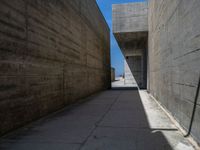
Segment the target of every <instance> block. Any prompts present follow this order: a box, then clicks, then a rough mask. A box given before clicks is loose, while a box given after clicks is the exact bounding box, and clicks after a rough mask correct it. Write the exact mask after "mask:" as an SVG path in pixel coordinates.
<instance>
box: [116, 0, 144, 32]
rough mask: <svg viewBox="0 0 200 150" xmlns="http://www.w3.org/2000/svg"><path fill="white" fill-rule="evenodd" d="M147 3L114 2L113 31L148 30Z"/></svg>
mask: <svg viewBox="0 0 200 150" xmlns="http://www.w3.org/2000/svg"><path fill="white" fill-rule="evenodd" d="M147 12H148V9H147V3H144V2H138V3H127V4H114V5H113V6H112V13H113V32H114V33H117V32H140V31H147V30H148V23H147V22H148V19H147V17H148V15H147Z"/></svg>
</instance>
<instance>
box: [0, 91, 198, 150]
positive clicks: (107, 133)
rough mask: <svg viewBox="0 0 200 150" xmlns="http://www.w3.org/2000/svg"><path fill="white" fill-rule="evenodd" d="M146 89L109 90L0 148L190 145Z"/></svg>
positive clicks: (145, 149) (131, 149)
mask: <svg viewBox="0 0 200 150" xmlns="http://www.w3.org/2000/svg"><path fill="white" fill-rule="evenodd" d="M193 149H194V148H193V147H192V145H191V144H190V143H189V141H188V140H187V139H185V138H184V137H183V135H182V134H181V132H180V131H179V130H178V129H177V127H176V126H175V125H174V124H173V123H172V122H171V120H170V119H169V118H168V116H167V115H166V114H165V113H164V112H163V111H162V109H161V108H160V107H159V106H158V105H157V103H156V102H155V101H154V100H152V99H151V98H150V97H149V96H148V94H147V93H146V92H145V91H139V92H138V91H137V90H109V91H104V92H101V93H99V94H97V95H94V96H91V97H89V98H87V101H85V102H83V103H79V104H75V105H73V106H72V107H70V108H66V109H63V110H61V111H59V112H57V113H54V114H52V115H50V116H48V117H46V118H43V119H41V120H39V121H36V122H35V123H32V124H30V125H28V126H26V127H24V128H22V129H19V130H18V131H15V132H13V133H11V134H9V135H7V136H4V137H2V138H1V140H0V150H193Z"/></svg>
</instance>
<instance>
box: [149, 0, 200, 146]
mask: <svg viewBox="0 0 200 150" xmlns="http://www.w3.org/2000/svg"><path fill="white" fill-rule="evenodd" d="M148 20H149V70H150V74H149V82H150V85H149V88H150V92H151V93H152V94H153V96H154V97H155V98H156V99H158V100H159V101H160V102H161V103H162V105H163V106H165V107H166V108H167V109H168V110H169V112H171V113H172V115H173V116H174V117H175V118H176V119H177V120H178V122H179V123H180V124H181V125H182V126H183V127H184V128H186V129H188V127H189V124H190V119H191V116H192V109H193V105H194V99H195V94H196V89H197V84H198V79H199V75H200V26H199V24H200V1H199V0H189V1H188V0H159V1H157V0H149V16H148ZM199 99H200V98H199ZM199 127H200V103H198V104H197V110H196V114H195V119H194V123H193V127H192V135H193V136H194V137H195V139H196V140H197V141H199V142H200V128H199Z"/></svg>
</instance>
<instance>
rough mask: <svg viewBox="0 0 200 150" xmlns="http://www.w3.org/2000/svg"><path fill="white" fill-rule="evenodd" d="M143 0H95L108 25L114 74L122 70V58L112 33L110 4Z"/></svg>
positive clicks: (120, 72) (118, 73) (119, 73)
mask: <svg viewBox="0 0 200 150" xmlns="http://www.w3.org/2000/svg"><path fill="white" fill-rule="evenodd" d="M142 1H144V0H97V3H98V5H99V7H100V9H101V11H102V13H103V15H104V17H105V19H106V21H107V23H108V25H109V27H110V31H111V33H110V36H111V65H112V67H114V68H115V70H116V75H117V76H119V75H121V74H123V72H124V60H123V59H124V58H123V55H122V53H121V50H120V49H119V47H118V44H117V42H116V40H115V38H114V36H113V34H112V4H120V3H129V2H142Z"/></svg>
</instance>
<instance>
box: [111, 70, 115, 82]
mask: <svg viewBox="0 0 200 150" xmlns="http://www.w3.org/2000/svg"><path fill="white" fill-rule="evenodd" d="M111 81H112V82H113V81H115V68H111Z"/></svg>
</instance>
